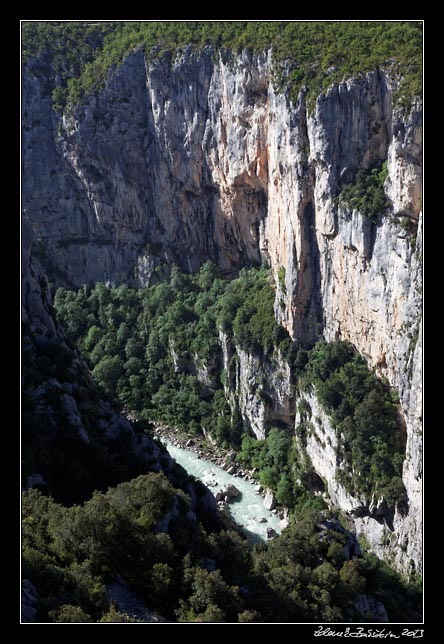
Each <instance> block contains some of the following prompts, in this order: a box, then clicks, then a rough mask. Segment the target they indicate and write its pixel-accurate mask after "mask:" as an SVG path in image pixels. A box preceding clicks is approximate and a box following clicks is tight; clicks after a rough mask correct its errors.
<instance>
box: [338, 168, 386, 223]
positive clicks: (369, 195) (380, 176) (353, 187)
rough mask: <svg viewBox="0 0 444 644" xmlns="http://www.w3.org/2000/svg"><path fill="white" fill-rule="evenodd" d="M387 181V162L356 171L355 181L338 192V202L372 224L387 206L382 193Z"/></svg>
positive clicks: (384, 195)
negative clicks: (355, 211) (357, 212)
mask: <svg viewBox="0 0 444 644" xmlns="http://www.w3.org/2000/svg"><path fill="white" fill-rule="evenodd" d="M386 179H387V162H386V161H384V162H383V163H382V164H381V165H378V166H376V167H373V168H369V169H367V170H364V169H363V168H361V169H360V170H358V172H357V174H356V177H355V180H354V181H353V182H352V183H348V184H347V185H346V186H345V187H344V188H343V189H342V190H341V192H340V194H339V198H338V202H339V204H341V205H342V206H345V207H346V208H348V209H349V210H351V211H352V210H358V211H359V212H360V213H361V214H362V215H364V217H367V218H368V219H370V221H371V222H372V223H374V224H376V223H377V221H378V216H379V215H381V214H382V213H383V212H384V210H385V209H386V208H387V207H388V206H389V201H388V199H387V196H386V194H385V191H384V182H385V180H386Z"/></svg>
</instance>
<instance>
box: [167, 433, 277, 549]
mask: <svg viewBox="0 0 444 644" xmlns="http://www.w3.org/2000/svg"><path fill="white" fill-rule="evenodd" d="M161 440H162V442H163V443H164V445H165V446H166V448H167V449H168V451H169V453H170V454H171V456H172V457H173V458H174V460H175V461H176V463H179V465H182V467H183V468H184V469H185V470H186V471H187V472H188V474H192V475H193V476H195V477H196V478H197V479H199V480H200V481H202V482H203V483H205V485H207V486H208V485H209V484H210V485H211V487H210V486H209V487H210V489H211V491H212V492H213V494H216V492H218V491H219V490H220V489H222V488H224V487H227V485H228V484H230V483H231V484H232V485H234V486H235V487H236V488H237V489H238V490H239V491H240V493H241V494H240V495H239V497H237V498H235V499H232V500H231V501H230V502H229V503H228V505H227V509H228V511H229V512H230V514H231V516H232V517H233V519H234V520H235V521H236V523H237V524H238V525H240V526H242V531H243V532H244V534H245V536H246V537H247V538H248V540H249V541H250V543H259V542H261V541H266V540H267V528H273V529H274V530H275V531H276V532H277V533H278V534H280V533H281V531H282V530H281V527H280V521H279V517H278V516H277V515H276V514H273V512H270V510H267V508H266V507H265V506H264V500H263V498H262V496H261V495H260V494H259V492H257V490H256V489H255V485H254V484H252V483H249V482H248V481H245V480H244V479H242V478H240V477H238V476H233V475H231V474H228V473H227V472H226V471H225V470H223V469H222V468H221V467H219V466H218V465H215V464H214V463H211V462H210V461H206V460H205V459H203V458H199V457H198V456H197V455H196V454H195V453H194V452H193V451H191V450H189V449H184V448H182V447H176V446H175V445H173V444H172V443H170V442H169V441H168V440H166V439H165V438H162V439H161ZM214 483H216V485H214ZM260 519H266V521H263V522H262V523H260V522H259V521H260Z"/></svg>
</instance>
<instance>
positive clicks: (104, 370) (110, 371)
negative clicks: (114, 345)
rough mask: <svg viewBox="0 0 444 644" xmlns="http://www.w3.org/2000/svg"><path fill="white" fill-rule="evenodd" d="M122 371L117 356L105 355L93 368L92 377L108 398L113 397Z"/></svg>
mask: <svg viewBox="0 0 444 644" xmlns="http://www.w3.org/2000/svg"><path fill="white" fill-rule="evenodd" d="M122 370H123V363H122V360H121V358H120V357H119V356H109V355H106V356H104V357H103V358H102V359H101V360H100V362H99V363H98V364H97V365H96V366H95V367H94V369H93V370H92V375H93V377H94V379H95V380H96V382H97V383H98V384H99V385H100V386H101V387H103V389H104V391H105V392H106V393H107V394H108V395H109V396H115V394H116V390H117V383H118V380H119V378H120V376H121V375H122Z"/></svg>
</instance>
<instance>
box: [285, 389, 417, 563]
mask: <svg viewBox="0 0 444 644" xmlns="http://www.w3.org/2000/svg"><path fill="white" fill-rule="evenodd" d="M302 427H303V431H301V428H302ZM295 433H296V436H297V445H298V452H299V454H300V455H306V456H308V465H309V467H313V468H314V470H315V472H316V473H317V474H318V475H319V476H320V477H321V478H322V482H323V484H324V486H325V492H326V495H324V496H325V497H326V498H327V499H328V500H329V502H330V503H331V504H332V505H334V506H338V507H339V508H340V509H341V510H342V511H343V512H345V514H346V515H347V517H348V520H349V521H350V527H352V529H353V531H354V532H355V534H356V535H357V536H358V537H359V538H361V537H364V540H365V542H366V543H367V544H368V545H369V546H370V548H371V550H372V551H373V552H374V553H375V554H377V555H378V556H379V557H381V558H382V559H386V560H389V561H391V562H392V563H395V565H396V566H397V567H398V568H399V569H401V570H403V571H404V572H406V573H409V574H410V573H416V572H418V570H419V571H420V570H421V565H422V561H421V559H422V557H421V538H422V537H421V533H420V532H419V530H420V526H421V523H422V506H421V502H420V501H421V491H420V486H419V488H418V487H416V489H415V486H414V481H419V480H420V477H419V478H415V476H414V475H413V476H412V472H411V468H412V460H411V451H410V450H409V449H407V453H406V460H405V462H404V470H403V481H404V485H405V487H406V490H407V495H408V499H409V503H408V510H407V512H406V511H405V510H404V509H403V511H400V510H399V509H398V508H396V509H393V508H387V505H386V503H385V501H384V500H383V499H376V498H375V497H374V495H373V496H372V498H366V496H365V495H360V496H357V495H352V494H350V493H349V492H348V491H347V490H346V489H345V488H344V486H343V485H341V483H340V482H339V480H338V477H337V471H338V469H341V468H342V467H344V466H345V464H344V463H342V461H341V458H340V456H339V450H338V447H339V445H338V441H339V440H340V438H339V437H338V435H337V433H336V431H335V429H334V428H333V425H332V421H331V419H330V418H329V416H328V414H326V412H325V411H324V409H323V407H322V406H321V405H320V403H319V401H318V399H317V397H316V392H315V391H314V390H313V389H312V390H311V391H309V392H303V393H301V394H300V398H299V401H298V404H297V412H296V420H295ZM417 447H418V445H417ZM306 465H307V463H305V466H306ZM416 475H418V473H417V472H416ZM412 562H413V564H412Z"/></svg>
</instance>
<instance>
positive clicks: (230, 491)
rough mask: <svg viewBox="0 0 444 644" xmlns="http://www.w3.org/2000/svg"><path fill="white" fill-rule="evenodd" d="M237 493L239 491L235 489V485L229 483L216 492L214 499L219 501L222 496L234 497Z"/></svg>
mask: <svg viewBox="0 0 444 644" xmlns="http://www.w3.org/2000/svg"><path fill="white" fill-rule="evenodd" d="M239 494H240V491H239V490H238V489H237V487H236V486H235V485H233V484H232V483H229V484H228V485H227V486H226V487H224V488H222V489H221V490H219V492H218V493H217V494H216V501H220V500H221V499H224V498H227V499H228V500H230V499H235V498H236V497H237V496H239Z"/></svg>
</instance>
